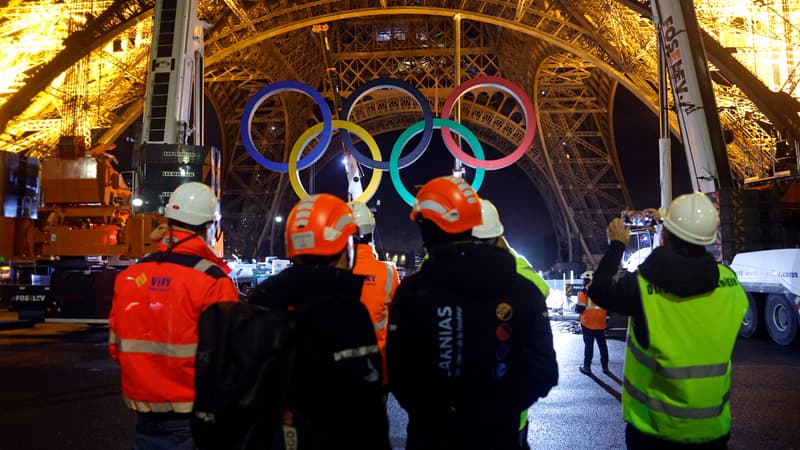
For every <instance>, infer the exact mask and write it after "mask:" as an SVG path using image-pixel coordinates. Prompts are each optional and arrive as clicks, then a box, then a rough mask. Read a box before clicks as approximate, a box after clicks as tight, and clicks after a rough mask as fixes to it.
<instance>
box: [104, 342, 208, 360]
mask: <svg viewBox="0 0 800 450" xmlns="http://www.w3.org/2000/svg"><path fill="white" fill-rule="evenodd" d="M117 342H118V344H119V351H121V352H126V353H149V354H151V355H163V356H174V357H176V358H188V357H190V356H194V354H195V353H196V352H197V344H167V343H164V342H155V341H144V340H140V339H119V340H118V341H117Z"/></svg>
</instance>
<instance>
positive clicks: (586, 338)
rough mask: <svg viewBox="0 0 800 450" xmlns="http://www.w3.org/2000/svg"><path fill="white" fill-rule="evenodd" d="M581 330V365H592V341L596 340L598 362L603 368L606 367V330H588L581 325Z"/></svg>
mask: <svg viewBox="0 0 800 450" xmlns="http://www.w3.org/2000/svg"><path fill="white" fill-rule="evenodd" d="M581 330H583V367H590V366H591V365H592V358H593V357H594V341H595V340H597V347H598V348H599V349H600V364H602V365H603V368H606V367H608V344H606V330H590V329H588V328H586V327H585V326H583V325H581Z"/></svg>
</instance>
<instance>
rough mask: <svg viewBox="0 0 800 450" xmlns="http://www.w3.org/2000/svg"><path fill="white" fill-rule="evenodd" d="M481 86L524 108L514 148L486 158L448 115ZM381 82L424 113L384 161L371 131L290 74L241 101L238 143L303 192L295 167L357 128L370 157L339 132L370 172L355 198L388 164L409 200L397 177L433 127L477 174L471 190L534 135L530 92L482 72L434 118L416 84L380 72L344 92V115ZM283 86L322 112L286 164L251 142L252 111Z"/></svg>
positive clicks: (374, 185)
mask: <svg viewBox="0 0 800 450" xmlns="http://www.w3.org/2000/svg"><path fill="white" fill-rule="evenodd" d="M480 87H491V88H496V89H500V90H503V91H505V92H506V93H507V94H509V95H510V96H512V97H514V99H516V101H517V103H519V105H520V106H521V107H522V111H523V113H524V115H525V134H524V136H523V138H522V142H521V143H520V145H519V146H518V147H517V148H516V149H515V150H514V151H513V152H511V153H510V154H508V155H506V156H505V157H502V158H499V159H494V160H486V159H484V154H483V148H482V147H481V143H480V141H479V140H478V138H477V137H476V136H475V135H474V134H473V133H472V132H471V131H470V130H469V129H467V128H466V127H464V126H463V125H461V124H460V123H458V122H454V121H452V120H450V119H449V118H448V117H449V116H450V114H451V113H452V111H453V107H454V105H455V104H456V102H457V101H458V100H459V99H460V98H461V97H462V96H463V95H464V94H465V93H466V92H467V91H468V90H470V89H473V88H480ZM381 88H395V89H398V90H401V91H404V92H406V93H407V94H409V95H411V96H412V97H414V98H415V99H416V101H417V103H419V105H420V107H421V108H422V113H423V116H424V118H423V120H422V121H419V122H417V123H415V124H414V125H412V126H411V127H409V128H408V129H406V130H405V131H404V132H403V133H402V134H401V135H400V136H399V137H398V138H397V140H396V141H395V143H394V146H393V147H392V152H391V157H390V158H389V161H388V162H384V161H382V160H381V152H380V149H379V148H378V144H377V143H376V142H375V139H374V138H373V137H372V135H370V134H369V133H368V132H367V131H366V130H365V129H364V128H362V127H361V126H359V125H357V124H355V123H353V122H349V121H348V120H335V119H334V118H333V116H332V114H331V110H330V108H329V107H328V104H327V102H326V100H325V99H324V98H323V97H322V95H321V94H320V93H319V92H317V91H316V90H314V89H313V88H312V87H311V86H309V85H307V84H304V83H301V82H299V81H293V80H283V81H278V82H275V83H272V84H269V85H267V86H265V87H263V88H261V89H260V90H259V91H258V92H257V93H256V94H255V95H254V96H253V97H252V98H251V99H250V100H248V102H247V105H246V106H245V110H244V114H243V115H242V120H241V122H240V124H239V132H240V134H241V138H242V144H243V145H244V147H245V149H246V150H247V153H249V154H250V156H251V157H252V158H253V159H254V160H255V161H256V162H257V163H259V164H260V165H261V166H263V167H265V168H267V169H270V170H272V171H275V172H281V173H286V172H288V173H289V181H290V182H291V184H292V188H293V189H294V191H295V193H296V194H297V195H298V196H299V197H301V198H302V197H305V196H307V195H308V193H307V192H306V190H305V188H304V187H303V185H302V183H301V181H300V175H299V173H298V171H299V170H303V169H305V168H308V167H310V166H311V165H312V164H314V163H315V162H317V160H319V158H320V157H322V155H323V153H325V150H327V148H328V146H329V145H330V142H331V139H332V136H333V130H334V129H341V130H346V131H348V132H352V133H355V134H356V136H358V137H359V138H361V140H363V141H364V142H365V143H366V144H367V147H368V148H369V149H370V153H371V155H372V158H368V157H367V156H366V155H364V154H363V153H361V152H360V151H359V150H358V148H356V146H355V145H353V142H352V138H351V137H350V134H349V133H342V141H343V142H344V144H345V146H346V147H347V149H348V150H349V151H350V153H351V154H352V155H353V157H354V158H356V160H357V161H358V162H359V163H361V164H363V165H365V166H367V167H369V168H371V169H373V175H372V178H371V180H370V183H369V185H368V186H367V188H366V189H365V190H364V191H363V193H362V194H361V195H360V196H359V197H358V198H357V199H356V201H361V202H367V201H368V200H369V199H371V198H372V196H373V195H375V192H377V190H378V186H379V184H380V181H381V175H382V172H381V171H383V170H389V174H390V175H391V179H392V184H393V185H394V187H395V189H396V190H397V192H398V194H399V195H400V197H401V198H403V200H404V201H405V202H406V203H408V204H409V205H413V203H414V196H412V195H411V193H410V192H408V190H407V189H406V188H405V186H403V184H402V182H401V181H400V169H402V168H405V167H407V166H409V165H411V164H413V163H414V162H415V161H417V159H419V157H420V156H422V154H423V153H424V152H425V150H426V149H427V148H428V145H429V144H430V140H431V137H432V135H433V130H434V129H437V128H438V129H440V130H441V133H442V140H443V141H444V143H445V145H446V146H447V149H448V151H450V153H451V154H452V155H453V156H454V157H455V158H457V159H459V160H461V161H462V162H463V163H464V164H466V165H468V166H470V167H473V168H475V169H477V170H476V171H475V179H474V180H473V181H472V187H473V189H475V191H477V190H478V189H479V188H480V186H481V184H482V183H483V178H484V175H485V171H486V170H497V169H502V168H505V167H508V166H510V165H511V164H514V163H515V162H516V161H517V160H519V159H520V158H521V157H522V156H523V155H524V154H525V152H526V151H527V150H528V148H530V147H531V145H533V139H534V137H535V135H536V117H535V111H534V108H533V103H532V102H531V100H530V97H528V96H527V95H526V94H525V92H524V91H523V90H522V89H521V88H520V87H519V86H517V85H516V84H514V83H512V82H511V81H508V80H505V79H502V78H498V77H493V76H481V77H478V78H474V79H472V80H469V81H467V82H465V83H462V84H461V85H460V86H458V87H457V88H456V89H455V90H454V91H453V92H452V93H451V95H450V96H449V97H448V98H447V100H446V101H445V103H444V105H443V107H442V118H433V112H432V111H431V107H430V105H429V104H428V101H427V99H426V98H425V96H424V95H423V94H422V93H421V92H420V91H419V90H418V89H416V88H414V87H413V86H411V85H409V84H407V83H405V82H403V81H400V80H396V79H392V78H380V79H377V80H373V81H370V82H368V83H366V84H364V85H362V86H360V87H359V88H357V89H356V90H355V91H354V92H353V93H352V94H351V95H350V96H349V97H348V98H347V101H346V102H345V105H344V107H343V114H344V116H345V117H346V118H347V119H349V117H350V111H351V109H352V107H353V105H354V104H355V103H356V102H357V101H358V100H359V99H360V98H362V97H363V96H365V95H367V94H369V93H370V92H372V91H374V90H376V89H381ZM286 91H295V92H300V93H303V94H306V95H308V96H310V97H311V98H312V99H313V100H314V102H315V103H316V104H317V106H318V107H319V109H320V111H321V112H322V122H320V123H317V124H316V125H314V126H313V127H311V128H310V129H308V130H306V132H304V133H303V134H302V135H301V136H300V137H299V138H298V139H297V141H295V143H294V145H293V147H292V151H291V153H290V155H289V162H288V164H287V163H281V162H276V161H271V160H269V159H267V158H266V157H264V155H262V154H261V153H260V152H259V151H258V149H257V148H256V147H255V145H254V143H253V138H252V136H251V128H252V123H253V116H254V115H255V112H256V110H257V109H258V107H259V106H260V105H261V104H262V103H263V102H264V101H265V100H266V99H267V97H269V96H271V95H273V94H277V93H281V92H286ZM420 132H422V133H423V135H422V138H421V139H420V142H419V143H418V144H417V146H416V147H415V148H414V149H413V150H412V151H411V152H410V153H409V154H408V155H406V156H405V157H403V158H400V154H401V153H402V151H403V148H404V147H405V145H406V144H408V141H410V140H411V139H413V138H414V136H416V135H417V134H419V133H420ZM452 132H454V133H456V134H457V135H460V136H461V137H462V138H463V139H465V140H466V141H467V144H468V145H469V146H470V148H471V149H472V151H473V153H474V155H475V156H470V155H468V154H466V153H465V152H464V151H463V150H462V149H461V148H460V147H459V145H458V144H457V143H456V142H455V140H454V139H453V135H452ZM317 136H319V137H320V138H319V142H317V144H316V146H315V147H314V148H313V149H312V150H311V151H310V152H309V154H308V155H306V156H305V157H304V158H302V159H300V160H299V161H298V158H299V156H300V154H301V152H302V151H303V149H304V148H305V147H306V146H307V145H308V143H309V142H311V140H313V139H314V138H315V137H317Z"/></svg>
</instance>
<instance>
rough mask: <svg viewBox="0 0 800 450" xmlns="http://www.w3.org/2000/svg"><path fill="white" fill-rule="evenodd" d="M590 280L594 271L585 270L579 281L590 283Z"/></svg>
mask: <svg viewBox="0 0 800 450" xmlns="http://www.w3.org/2000/svg"><path fill="white" fill-rule="evenodd" d="M592 278H594V271H592V270H587V271H586V272H583V273H582V274H581V279H584V280H589V281H592Z"/></svg>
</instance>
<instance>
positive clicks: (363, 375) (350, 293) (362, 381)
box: [249, 265, 389, 450]
mask: <svg viewBox="0 0 800 450" xmlns="http://www.w3.org/2000/svg"><path fill="white" fill-rule="evenodd" d="M363 283H364V277H362V276H358V275H353V274H352V273H351V272H349V271H345V270H339V269H335V268H332V267H311V266H305V265H295V266H292V267H289V268H287V269H286V270H284V271H283V272H281V273H280V274H278V275H276V276H274V277H271V278H269V279H267V280H266V281H264V282H263V283H261V284H259V285H258V287H256V289H254V290H253V291H252V292H251V293H250V296H249V301H250V302H252V303H255V304H259V305H264V306H270V307H282V306H284V307H285V305H287V304H289V305H293V306H294V308H295V311H298V317H297V328H296V330H297V337H298V344H297V345H298V346H297V353H296V356H295V361H294V370H293V374H292V383H291V385H290V388H289V394H288V403H289V406H290V409H291V410H292V413H293V415H294V417H293V420H294V423H295V424H296V427H297V434H298V443H299V447H298V448H299V449H300V450H308V449H313V450H320V449H326V450H327V449H334V448H342V449H345V448H347V449H363V450H383V449H388V448H389V425H388V420H387V417H386V409H385V407H384V405H383V400H382V376H381V356H380V354H379V353H378V348H377V342H376V340H375V332H374V330H373V326H372V321H371V320H370V318H369V314H368V313H367V310H366V308H365V307H364V305H362V304H361V302H360V300H359V299H360V296H361V287H362V285H363Z"/></svg>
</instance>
